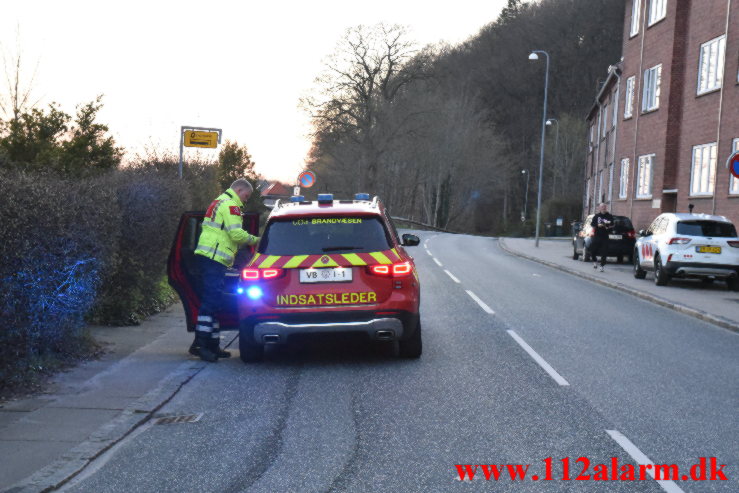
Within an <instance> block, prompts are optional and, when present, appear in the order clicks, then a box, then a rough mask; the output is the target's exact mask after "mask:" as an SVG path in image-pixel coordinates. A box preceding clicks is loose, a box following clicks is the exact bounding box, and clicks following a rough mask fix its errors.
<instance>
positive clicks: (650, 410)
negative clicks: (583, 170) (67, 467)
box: [65, 233, 739, 493]
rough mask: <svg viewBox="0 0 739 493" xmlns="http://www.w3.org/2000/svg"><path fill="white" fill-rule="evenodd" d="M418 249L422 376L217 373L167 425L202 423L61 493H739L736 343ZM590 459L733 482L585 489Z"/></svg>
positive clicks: (436, 249)
mask: <svg viewBox="0 0 739 493" xmlns="http://www.w3.org/2000/svg"><path fill="white" fill-rule="evenodd" d="M421 238H422V244H421V246H419V247H416V249H415V250H412V251H413V252H414V256H415V258H416V262H417V265H418V267H419V271H420V276H421V282H422V324H423V331H424V332H423V334H424V354H423V356H422V357H421V359H420V360H418V361H405V360H399V359H396V358H395V357H393V355H392V353H391V351H387V350H384V349H383V348H371V349H368V348H367V347H365V346H364V345H360V344H357V343H355V342H354V341H337V342H333V343H328V344H327V343H322V344H319V343H314V344H307V345H303V346H301V347H292V348H290V349H288V350H283V351H279V352H276V353H272V354H269V355H268V357H267V360H266V361H265V362H264V363H261V364H257V365H249V366H246V365H244V364H243V363H241V361H240V360H239V359H238V357H235V358H232V359H230V360H222V361H220V362H219V363H218V364H213V365H208V366H207V367H206V368H205V369H204V370H203V371H201V372H200V373H199V374H198V375H197V376H196V377H195V378H193V379H192V380H191V381H190V382H189V383H188V384H187V385H186V386H184V387H183V388H182V390H180V391H179V392H178V393H177V394H176V395H175V396H174V397H173V398H172V400H171V401H170V402H169V403H168V404H167V405H166V406H165V407H164V408H162V409H161V412H160V414H162V415H189V414H198V413H202V417H201V418H200V420H199V421H197V422H193V423H178V424H167V425H156V424H147V425H144V426H143V427H141V428H139V429H137V430H136V431H135V432H134V433H133V434H132V435H130V436H129V437H128V438H126V439H125V440H123V441H122V442H121V443H120V444H118V445H116V446H115V447H114V448H112V449H111V450H110V451H109V452H108V453H106V454H105V455H103V456H102V457H100V458H99V459H97V460H96V461H95V462H94V463H93V464H92V465H91V466H89V467H88V468H87V469H86V470H85V471H84V472H83V473H82V474H81V475H80V476H78V477H77V478H76V479H74V480H73V481H72V482H71V483H69V484H68V485H67V486H66V487H65V490H67V491H75V492H95V493H99V492H118V491H120V492H130V491H152V492H153V491H177V492H188V491H193V492H202V491H219V492H465V493H467V492H480V491H495V492H501V491H513V492H541V491H547V492H548V491H563V492H564V491H568V492H569V491H588V492H590V491H604V492H605V491H608V492H618V491H629V492H632V491H639V492H652V491H654V492H660V491H681V490H682V491H686V492H711V491H726V492H735V491H739V433H738V432H737V430H738V428H737V409H739V392H738V391H737V390H738V386H737V382H739V365H737V361H739V336H738V335H737V334H735V333H731V332H728V331H726V330H724V329H720V328H718V327H715V326H713V325H710V324H707V323H704V322H701V321H698V320H696V319H693V318H690V317H687V316H683V315H681V314H679V313H675V312H672V311H669V310H667V309H664V308H661V307H658V306H655V305H653V304H650V303H647V302H644V301H641V300H638V299H635V298H634V297H631V296H628V295H625V294H621V293H619V292H617V291H614V290H612V289H609V288H605V287H602V286H599V285H596V284H593V283H590V282H588V281H584V280H582V279H579V278H576V277H573V276H570V275H567V274H565V273H562V272H559V271H556V270H553V269H550V268H548V267H545V266H542V265H539V264H536V263H533V262H529V261H526V260H523V259H519V258H516V257H513V256H510V255H508V254H506V253H504V252H503V251H502V250H500V249H499V247H498V245H497V243H496V241H495V240H494V239H491V238H480V237H471V236H462V235H446V234H430V233H422V234H421ZM234 345H235V344H232V347H233V346H234ZM524 346H525V348H524ZM233 350H234V351H235V352H236V351H237V350H236V349H233ZM535 358H539V360H538V361H537V359H535ZM545 367H546V369H545ZM548 457H551V458H552V476H553V480H551V481H545V480H543V478H544V474H545V466H544V462H543V460H544V459H546V458H548ZM566 457H569V458H570V475H571V477H572V478H573V479H572V480H569V481H563V480H561V477H562V474H563V471H562V468H563V462H562V459H563V458H566ZM579 457H586V458H587V459H588V460H589V461H590V467H589V469H588V471H586V473H587V474H591V475H594V474H595V473H597V472H598V470H597V469H596V468H595V466H596V464H606V465H607V466H608V473H607V477H608V478H610V477H611V474H612V472H611V469H610V468H611V467H612V466H611V464H612V460H613V459H612V458H614V457H615V458H617V459H616V460H617V461H618V466H619V467H622V466H625V467H629V466H628V465H629V464H631V465H633V466H634V467H635V469H636V476H637V478H638V476H639V465H638V464H639V463H640V462H641V463H645V462H646V461H648V460H650V459H651V461H653V462H654V463H657V464H673V463H674V464H677V465H678V466H679V467H680V475H682V474H683V473H687V472H688V471H689V468H690V466H691V465H692V464H694V463H696V462H698V458H699V457H709V458H710V457H716V458H717V460H718V463H720V464H727V466H726V467H725V468H724V469H723V472H724V474H726V475H727V476H728V478H729V480H728V481H702V482H700V481H677V482H667V483H658V482H656V481H655V480H653V479H651V477H649V476H647V478H648V479H646V480H636V481H612V480H608V481H594V480H583V481H577V480H575V479H574V478H575V477H576V476H577V475H578V474H579V473H580V471H581V469H582V465H583V462H584V461H581V462H576V460H577V459H578V458H579ZM647 457H648V459H647ZM457 464H472V465H475V464H486V465H488V464H496V465H499V464H530V467H529V469H528V471H527V479H526V480H525V481H522V480H520V479H517V480H515V481H512V480H511V479H510V476H508V472H507V471H504V472H503V477H502V478H501V479H500V480H499V481H495V480H490V481H485V480H484V475H483V472H482V470H479V469H478V473H477V477H476V479H475V480H474V481H471V482H470V481H467V480H465V481H459V475H458V472H457V468H456V467H455V465H457ZM619 474H621V473H619ZM533 475H537V476H538V477H539V480H538V481H534V480H532V479H531V477H532V476H533ZM709 475H710V467H709Z"/></svg>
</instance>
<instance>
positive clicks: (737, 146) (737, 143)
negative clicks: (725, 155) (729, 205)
mask: <svg viewBox="0 0 739 493" xmlns="http://www.w3.org/2000/svg"><path fill="white" fill-rule="evenodd" d="M731 149H732V152H739V138H736V139H734V140H733V141H732V143H731ZM729 195H739V178H735V177H734V175H732V174H731V172H729Z"/></svg>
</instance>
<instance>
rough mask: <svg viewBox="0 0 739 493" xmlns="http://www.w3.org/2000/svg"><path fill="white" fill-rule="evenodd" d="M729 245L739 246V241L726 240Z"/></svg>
mask: <svg viewBox="0 0 739 493" xmlns="http://www.w3.org/2000/svg"><path fill="white" fill-rule="evenodd" d="M726 243H728V244H729V246H730V247H734V248H739V241H727V242H726Z"/></svg>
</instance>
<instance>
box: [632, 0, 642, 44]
mask: <svg viewBox="0 0 739 493" xmlns="http://www.w3.org/2000/svg"><path fill="white" fill-rule="evenodd" d="M640 13H641V0H634V2H633V3H632V4H631V31H629V36H632V37H633V36H636V35H637V34H639V15H640Z"/></svg>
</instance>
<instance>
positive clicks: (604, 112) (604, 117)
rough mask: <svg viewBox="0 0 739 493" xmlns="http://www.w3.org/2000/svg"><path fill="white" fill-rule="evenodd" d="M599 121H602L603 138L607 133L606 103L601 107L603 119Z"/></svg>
mask: <svg viewBox="0 0 739 493" xmlns="http://www.w3.org/2000/svg"><path fill="white" fill-rule="evenodd" d="M601 120H602V121H603V130H602V131H603V138H605V137H606V133H607V132H608V103H606V104H604V105H603V118H602V119H601Z"/></svg>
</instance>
